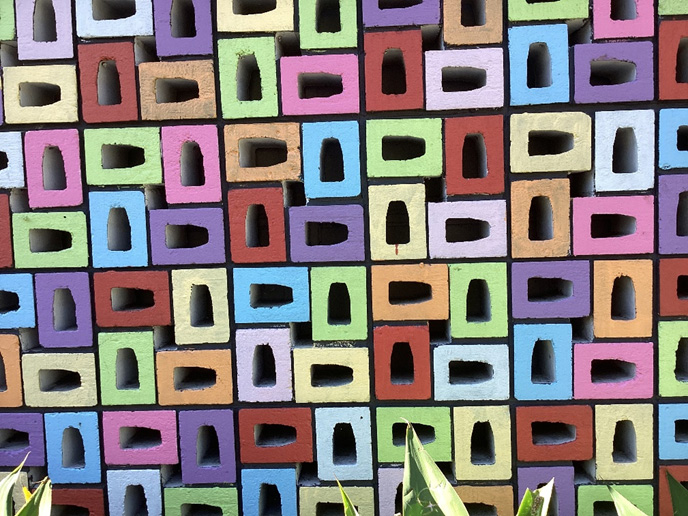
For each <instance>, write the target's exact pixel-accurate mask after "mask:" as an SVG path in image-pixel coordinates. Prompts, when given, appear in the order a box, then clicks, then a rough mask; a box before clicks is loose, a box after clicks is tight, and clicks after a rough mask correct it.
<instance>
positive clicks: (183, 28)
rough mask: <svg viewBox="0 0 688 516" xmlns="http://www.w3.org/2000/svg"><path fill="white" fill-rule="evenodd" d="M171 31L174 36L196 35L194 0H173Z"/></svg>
mask: <svg viewBox="0 0 688 516" xmlns="http://www.w3.org/2000/svg"><path fill="white" fill-rule="evenodd" d="M170 33H171V35H172V37H173V38H194V37H196V8H195V7H194V3H193V0H172V8H171V10H170Z"/></svg>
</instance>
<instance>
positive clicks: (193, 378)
mask: <svg viewBox="0 0 688 516" xmlns="http://www.w3.org/2000/svg"><path fill="white" fill-rule="evenodd" d="M173 377H174V390H176V391H201V390H203V389H209V388H210V387H213V386H214V385H215V384H216V383H217V372H216V371H215V369H212V368H210V367H192V366H191V367H175V368H174V373H173Z"/></svg>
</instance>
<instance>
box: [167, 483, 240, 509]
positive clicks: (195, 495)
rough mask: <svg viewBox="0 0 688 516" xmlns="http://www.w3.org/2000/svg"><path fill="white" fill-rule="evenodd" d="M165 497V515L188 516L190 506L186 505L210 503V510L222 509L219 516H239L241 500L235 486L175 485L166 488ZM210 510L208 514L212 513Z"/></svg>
mask: <svg viewBox="0 0 688 516" xmlns="http://www.w3.org/2000/svg"><path fill="white" fill-rule="evenodd" d="M164 498H165V511H164V512H165V516H186V514H188V513H187V510H188V508H184V506H185V505H208V506H210V507H212V509H210V511H217V509H220V510H221V511H222V512H221V513H219V512H218V513H217V514H218V516H219V514H222V516H239V501H238V497H237V490H236V488H234V487H174V488H168V489H164ZM210 511H209V512H207V514H211V512H210ZM199 514H200V513H199ZM202 514H206V513H205V512H203V513H202ZM212 514H215V512H212Z"/></svg>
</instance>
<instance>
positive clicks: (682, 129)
mask: <svg viewBox="0 0 688 516" xmlns="http://www.w3.org/2000/svg"><path fill="white" fill-rule="evenodd" d="M676 148H677V149H678V150H680V151H688V125H681V126H679V127H678V129H676Z"/></svg>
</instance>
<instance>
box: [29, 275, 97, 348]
mask: <svg viewBox="0 0 688 516" xmlns="http://www.w3.org/2000/svg"><path fill="white" fill-rule="evenodd" d="M35 280H36V315H37V319H38V340H39V341H40V343H41V346H43V347H44V348H62V347H64V348H76V347H87V346H91V345H92V344H93V323H92V320H91V291H90V282H89V278H88V273H86V272H62V273H49V274H36V276H35ZM70 297H71V301H70Z"/></svg>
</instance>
